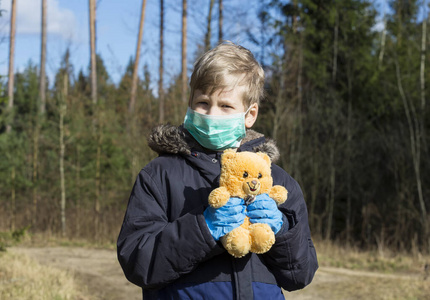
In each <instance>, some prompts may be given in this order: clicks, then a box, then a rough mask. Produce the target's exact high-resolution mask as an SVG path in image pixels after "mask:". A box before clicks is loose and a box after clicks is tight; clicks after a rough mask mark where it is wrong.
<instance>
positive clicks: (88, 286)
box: [10, 247, 142, 300]
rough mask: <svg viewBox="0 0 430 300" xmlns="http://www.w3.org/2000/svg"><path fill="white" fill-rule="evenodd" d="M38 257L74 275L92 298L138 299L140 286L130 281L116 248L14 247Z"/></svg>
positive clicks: (41, 260)
mask: <svg viewBox="0 0 430 300" xmlns="http://www.w3.org/2000/svg"><path fill="white" fill-rule="evenodd" d="M10 251H13V252H16V253H23V254H26V255H28V256H29V257H31V258H34V259H36V260H37V261H38V262H39V263H40V264H42V265H49V266H52V267H55V268H59V269H65V270H68V271H71V272H73V273H74V274H75V276H76V278H77V280H79V282H81V283H82V285H83V290H86V291H87V292H88V294H89V295H91V296H92V297H91V299H103V300H138V299H142V292H141V289H140V288H139V287H137V286H135V285H133V284H131V283H129V282H128V281H127V279H126V278H125V276H124V274H123V273H122V270H121V267H120V265H119V263H118V260H117V258H116V252H115V251H113V250H103V249H88V248H70V247H47V248H21V247H19V248H11V249H10Z"/></svg>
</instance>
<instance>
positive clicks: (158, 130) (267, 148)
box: [148, 125, 279, 162]
mask: <svg viewBox="0 0 430 300" xmlns="http://www.w3.org/2000/svg"><path fill="white" fill-rule="evenodd" d="M148 145H149V147H150V148H151V149H152V150H153V151H155V152H157V153H158V154H181V155H189V154H191V151H192V150H193V151H202V152H208V151H210V150H207V149H205V148H203V147H202V146H201V145H200V144H199V143H197V141H196V140H195V139H194V138H193V137H192V136H191V135H190V134H189V133H188V131H187V130H186V129H185V128H184V127H183V126H182V125H181V126H179V127H177V126H174V125H158V126H156V127H154V128H153V129H152V131H151V133H150V135H149V136H148ZM239 151H253V152H264V153H266V154H267V155H268V156H269V157H270V159H271V160H272V162H276V161H278V160H279V149H278V147H277V146H276V143H275V141H274V140H272V139H267V138H265V137H264V135H263V134H261V133H258V132H256V131H254V130H252V129H248V130H247V131H246V136H245V138H244V139H243V140H242V142H241V145H240V147H239Z"/></svg>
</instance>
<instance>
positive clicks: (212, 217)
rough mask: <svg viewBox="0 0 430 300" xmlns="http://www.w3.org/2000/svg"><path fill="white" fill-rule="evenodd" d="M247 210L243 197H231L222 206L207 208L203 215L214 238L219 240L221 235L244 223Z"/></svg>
mask: <svg viewBox="0 0 430 300" xmlns="http://www.w3.org/2000/svg"><path fill="white" fill-rule="evenodd" d="M245 210H246V206H245V201H244V200H243V199H241V198H230V199H229V200H228V202H227V204H226V205H224V206H222V207H220V208H213V207H210V206H209V207H208V208H206V210H205V212H204V213H203V215H204V216H205V220H206V223H207V224H208V227H209V230H210V232H211V234H212V236H213V238H214V239H215V240H216V241H218V240H219V239H220V237H222V236H224V235H226V234H227V233H229V232H230V231H232V230H233V229H235V228H237V227H239V226H240V225H242V224H243V222H244V220H245V217H246V215H245Z"/></svg>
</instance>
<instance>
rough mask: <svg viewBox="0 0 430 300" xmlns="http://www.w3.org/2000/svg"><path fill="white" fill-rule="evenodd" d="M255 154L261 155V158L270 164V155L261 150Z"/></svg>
mask: <svg viewBox="0 0 430 300" xmlns="http://www.w3.org/2000/svg"><path fill="white" fill-rule="evenodd" d="M257 155H258V156H260V157H262V158H263V159H264V160H265V161H266V163H267V164H268V165H270V164H271V162H270V157H269V155H267V154H266V153H263V152H257Z"/></svg>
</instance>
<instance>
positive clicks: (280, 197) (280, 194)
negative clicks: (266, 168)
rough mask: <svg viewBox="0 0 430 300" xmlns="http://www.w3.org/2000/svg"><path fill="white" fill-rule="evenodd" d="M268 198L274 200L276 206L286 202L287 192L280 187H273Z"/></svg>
mask: <svg viewBox="0 0 430 300" xmlns="http://www.w3.org/2000/svg"><path fill="white" fill-rule="evenodd" d="M269 197H270V198H272V199H273V200H275V202H276V203H277V204H278V205H280V204H282V203H284V202H285V201H286V200H287V197H288V191H287V189H286V188H284V187H283V186H281V185H275V186H273V187H272V188H271V190H270V193H269Z"/></svg>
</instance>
